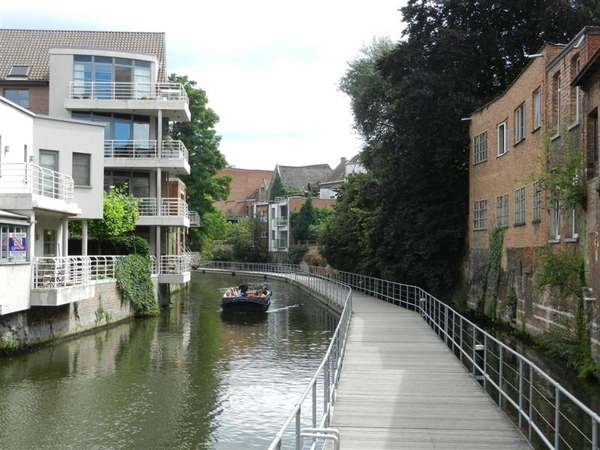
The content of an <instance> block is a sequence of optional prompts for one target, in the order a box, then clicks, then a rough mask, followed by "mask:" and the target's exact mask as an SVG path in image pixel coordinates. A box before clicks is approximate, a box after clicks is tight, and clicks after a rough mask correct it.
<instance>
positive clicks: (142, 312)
mask: <svg viewBox="0 0 600 450" xmlns="http://www.w3.org/2000/svg"><path fill="white" fill-rule="evenodd" d="M151 276H152V263H151V261H150V259H148V258H145V257H143V256H140V255H128V256H125V257H123V258H119V260H118V261H117V266H116V277H117V288H118V290H119V293H120V294H121V297H122V299H123V300H124V301H128V302H130V303H131V306H132V307H133V311H134V313H135V315H136V316H156V315H158V314H159V312H160V308H159V306H158V303H157V302H156V299H155V297H154V287H153V285H152V279H151Z"/></svg>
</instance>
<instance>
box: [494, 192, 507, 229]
mask: <svg viewBox="0 0 600 450" xmlns="http://www.w3.org/2000/svg"><path fill="white" fill-rule="evenodd" d="M496 226H497V227H498V228H507V227H508V194H504V195H500V196H498V197H496Z"/></svg>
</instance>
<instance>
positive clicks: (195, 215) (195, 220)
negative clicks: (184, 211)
mask: <svg viewBox="0 0 600 450" xmlns="http://www.w3.org/2000/svg"><path fill="white" fill-rule="evenodd" d="M188 218H189V219H190V227H199V226H200V213H199V212H198V211H188Z"/></svg>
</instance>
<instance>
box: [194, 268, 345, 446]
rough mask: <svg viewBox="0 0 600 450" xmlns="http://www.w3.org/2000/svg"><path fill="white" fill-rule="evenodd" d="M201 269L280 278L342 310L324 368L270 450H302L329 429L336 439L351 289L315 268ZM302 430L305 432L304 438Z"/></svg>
mask: <svg viewBox="0 0 600 450" xmlns="http://www.w3.org/2000/svg"><path fill="white" fill-rule="evenodd" d="M199 266H200V268H202V269H204V270H210V269H214V270H231V271H237V272H245V271H247V272H260V273H265V274H266V273H270V274H279V275H281V276H284V277H286V278H288V279H291V280H294V281H296V282H297V283H298V284H302V285H303V286H306V287H307V288H308V289H310V290H312V291H313V292H316V293H318V294H319V295H320V296H321V297H322V298H323V299H324V300H325V301H327V302H328V303H331V304H332V305H335V306H337V307H338V308H339V309H341V310H342V312H341V315H340V320H339V322H338V325H337V327H336V329H335V331H334V333H333V335H332V337H331V341H330V342H329V347H328V348H327V351H326V352H325V356H324V357H323V360H322V361H321V364H320V365H319V367H318V368H317V370H316V371H315V374H314V375H313V376H312V378H311V379H310V381H309V382H308V386H307V387H306V389H305V390H304V392H303V393H302V395H301V396H300V398H299V400H298V401H297V402H296V404H295V405H294V408H293V409H292V411H291V412H290V414H289V415H288V417H287V419H286V420H285V421H284V423H283V425H282V426H281V428H280V429H279V432H278V433H277V434H276V435H275V437H274V438H273V440H272V441H271V445H270V446H269V450H279V449H281V448H282V446H283V445H284V444H286V447H285V448H295V449H296V450H300V449H302V445H303V438H304V437H305V436H307V434H306V433H307V432H308V431H307V430H325V429H327V430H329V432H330V433H329V434H330V436H335V433H336V430H331V429H329V428H328V427H329V422H330V420H331V415H332V412H333V404H334V402H335V396H336V392H337V384H338V381H339V377H340V372H341V368H342V362H343V360H344V354H345V351H346V340H347V337H348V329H349V327H350V319H351V315H352V289H351V288H350V287H348V286H347V285H344V284H342V283H339V282H337V281H335V280H331V279H329V278H328V277H326V276H323V275H321V274H319V273H317V272H319V270H317V271H313V270H312V269H313V268H309V269H308V270H305V269H301V268H300V267H299V266H297V265H292V264H261V263H233V262H219V261H201V262H200V264H199ZM319 269H321V268H319ZM318 394H321V401H319V396H318ZM305 406H306V407H305ZM303 413H304V415H303ZM303 423H308V425H303ZM302 430H304V435H303V432H302ZM313 437H320V438H324V437H325V436H324V433H323V432H321V433H320V434H319V436H313ZM329 439H333V440H334V441H335V437H329ZM338 442H339V436H338Z"/></svg>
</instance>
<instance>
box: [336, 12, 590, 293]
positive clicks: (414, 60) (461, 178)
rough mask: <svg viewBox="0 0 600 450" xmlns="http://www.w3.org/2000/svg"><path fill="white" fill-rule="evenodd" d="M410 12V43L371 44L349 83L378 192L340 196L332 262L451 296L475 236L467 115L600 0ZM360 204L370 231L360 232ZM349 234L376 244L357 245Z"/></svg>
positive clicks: (574, 28) (569, 32)
mask: <svg viewBox="0 0 600 450" xmlns="http://www.w3.org/2000/svg"><path fill="white" fill-rule="evenodd" d="M401 11H402V15H403V21H404V22H405V23H406V27H405V31H404V35H403V39H402V40H401V41H399V42H398V43H397V44H396V45H395V47H394V49H393V50H392V51H389V49H386V48H385V45H384V44H382V45H381V50H382V51H379V52H378V51H376V50H377V49H378V46H377V45H376V44H374V45H373V46H372V47H371V48H370V49H368V50H369V51H367V52H363V55H362V59H361V58H359V59H358V60H359V62H360V64H358V63H357V64H350V66H349V71H348V72H347V73H346V75H345V79H344V80H343V81H342V83H341V86H340V88H341V89H342V90H343V91H344V92H346V93H347V94H348V95H349V96H350V97H351V101H352V105H353V111H354V114H355V120H356V122H357V123H356V126H355V127H356V128H357V130H359V131H360V130H363V131H362V132H361V135H362V136H363V138H364V140H365V146H364V149H363V151H362V153H361V161H362V163H363V164H364V165H365V167H366V168H367V170H368V171H369V174H370V177H371V183H372V186H376V188H374V189H372V195H371V196H370V198H369V202H367V203H365V202H363V201H362V199H363V197H362V196H363V194H362V193H361V192H359V191H358V190H356V189H347V190H346V192H345V195H346V196H348V195H356V196H358V199H357V200H356V201H354V200H352V199H348V198H346V199H344V200H343V202H342V203H339V202H338V206H336V210H337V209H338V207H339V208H340V214H338V213H337V211H336V217H334V219H333V220H332V221H330V224H329V225H328V227H327V230H326V234H327V233H331V235H330V236H329V237H326V242H325V248H326V257H327V259H328V261H329V262H330V263H332V264H333V265H334V266H335V267H337V266H336V265H335V264H334V263H339V264H343V265H344V267H346V268H347V270H354V271H362V273H366V274H369V275H374V276H375V275H377V276H382V277H385V278H388V279H390V280H398V281H402V282H404V283H409V284H416V285H419V286H420V287H423V288H424V289H427V290H429V291H430V292H432V293H433V294H436V295H442V294H443V293H448V292H450V291H451V290H452V288H453V287H454V286H455V284H456V282H457V280H458V277H459V270H458V268H459V267H460V263H461V259H462V255H463V245H464V242H465V236H466V222H465V217H466V216H467V214H468V206H467V203H468V176H467V174H468V172H467V164H468V153H467V151H468V148H469V141H468V129H467V127H466V126H465V124H464V122H463V121H461V119H462V118H463V117H467V116H469V115H470V114H471V113H472V112H473V111H474V110H475V109H476V108H479V107H480V106H482V105H484V104H485V103H486V102H488V101H490V100H491V99H493V98H495V97H496V96H497V95H498V94H499V93H501V92H502V91H504V90H505V89H506V88H507V86H508V85H509V83H510V82H512V80H513V79H514V78H515V77H516V76H517V75H518V74H519V73H520V71H521V70H522V69H523V67H524V65H525V64H526V63H527V62H528V61H529V59H528V58H527V54H528V53H536V52H537V51H538V50H539V48H540V47H541V46H542V45H543V44H544V43H545V42H548V41H551V42H567V41H568V40H569V39H571V38H572V37H573V36H575V34H576V33H577V32H579V31H580V30H581V28H583V27H584V26H585V25H588V24H590V23H596V22H598V19H600V3H598V2H597V1H593V0H583V1H575V2H573V1H568V0H549V1H546V0H544V1H542V0H532V1H531V2H514V1H511V0H501V1H497V0H483V1H480V2H464V1H463V0H425V1H423V0H409V1H408V3H407V5H406V6H405V7H403V8H402V9H401ZM365 67H366V68H367V69H369V70H370V71H369V70H366V69H365ZM373 67H374V68H375V69H376V70H377V72H378V73H379V74H380V76H381V77H382V78H384V79H385V82H382V81H381V80H380V79H379V78H378V77H377V76H376V74H375V72H374V71H373V70H372V68H373ZM365 74H366V75H365ZM344 83H345V84H344ZM367 93H369V94H368V95H367ZM356 107H358V110H357V109H356ZM371 107H372V108H373V110H370V109H369V108H371ZM357 111H358V112H359V113H360V114H357ZM354 204H357V205H360V208H358V209H356V210H353V209H352V207H353V206H352V205H354ZM359 211H360V212H361V214H363V216H364V217H362V218H363V219H364V220H366V219H365V218H368V222H369V224H370V228H369V229H364V228H359V229H357V224H361V223H363V222H361V220H360V219H359V218H358V217H356V214H357V213H358V212H359ZM339 217H343V218H345V219H346V220H345V221H340V220H339ZM352 220H355V221H354V222H353V221H352ZM344 227H346V229H344ZM344 232H345V233H347V234H348V235H349V236H351V237H354V238H356V239H359V240H360V242H362V243H364V245H368V246H369V248H368V249H360V248H356V244H354V243H353V242H352V241H350V240H349V239H348V238H343V237H342V234H343V233H344ZM334 243H336V244H339V245H340V248H339V249H337V250H336V248H335V245H333V244H334ZM349 249H355V250H358V252H356V253H354V252H350V251H349ZM353 255H360V257H358V256H353Z"/></svg>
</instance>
